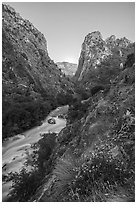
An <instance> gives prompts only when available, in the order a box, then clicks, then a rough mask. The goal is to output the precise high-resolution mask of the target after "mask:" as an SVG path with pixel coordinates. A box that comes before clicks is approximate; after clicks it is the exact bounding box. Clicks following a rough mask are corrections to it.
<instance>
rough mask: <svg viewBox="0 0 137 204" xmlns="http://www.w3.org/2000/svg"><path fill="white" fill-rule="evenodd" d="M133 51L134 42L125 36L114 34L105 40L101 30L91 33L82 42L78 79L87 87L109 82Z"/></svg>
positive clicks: (76, 75) (76, 76)
mask: <svg viewBox="0 0 137 204" xmlns="http://www.w3.org/2000/svg"><path fill="white" fill-rule="evenodd" d="M133 51H134V43H132V42H130V41H129V40H128V39H126V38H125V37H124V38H121V39H116V37H115V36H114V35H112V36H111V37H109V38H107V39H106V40H103V38H102V35H101V33H100V32H99V31H95V32H92V33H89V34H88V35H87V36H86V37H85V39H84V42H83V44H82V49H81V54H80V58H79V63H78V69H77V71H76V74H75V79H76V81H77V82H79V83H82V84H84V85H85V86H86V87H92V86H95V85H97V84H109V83H110V80H112V78H113V77H115V76H116V75H117V74H118V73H119V72H120V71H121V69H122V68H123V64H124V62H125V59H126V57H127V55H128V54H130V53H132V52H133ZM112 76H113V77H112Z"/></svg>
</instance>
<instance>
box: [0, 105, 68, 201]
mask: <svg viewBox="0 0 137 204" xmlns="http://www.w3.org/2000/svg"><path fill="white" fill-rule="evenodd" d="M67 110H68V106H63V107H59V108H57V109H55V110H54V111H52V112H51V113H50V114H49V115H48V116H47V118H46V119H45V120H44V121H43V123H42V125H41V126H38V127H35V128H33V129H31V130H28V131H26V132H24V133H23V134H21V135H16V136H14V137H12V138H10V139H9V140H7V141H5V142H4V143H3V147H2V166H3V170H2V175H3V176H6V175H8V173H10V172H12V173H13V172H19V171H20V170H21V169H22V167H23V165H24V162H25V161H26V159H27V157H28V156H29V154H31V151H32V148H31V145H32V144H34V143H36V142H38V141H39V139H41V134H43V133H48V132H55V133H59V132H60V131H61V130H62V129H63V128H64V127H65V126H66V120H65V119H61V118H58V116H59V115H60V114H66V113H67ZM49 117H54V118H55V120H56V124H49V123H48V119H49ZM11 184H12V182H8V183H7V182H3V185H2V199H3V201H4V200H5V199H6V198H7V195H8V193H9V188H10V187H11Z"/></svg>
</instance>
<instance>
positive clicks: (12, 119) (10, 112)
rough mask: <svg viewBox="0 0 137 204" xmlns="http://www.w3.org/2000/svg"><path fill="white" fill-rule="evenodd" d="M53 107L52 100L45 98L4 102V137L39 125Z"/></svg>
mask: <svg viewBox="0 0 137 204" xmlns="http://www.w3.org/2000/svg"><path fill="white" fill-rule="evenodd" d="M25 100H26V98H25ZM51 109H52V107H51V105H50V102H48V101H43V100H37V101H32V100H30V101H29V100H28V101H20V102H13V103H11V102H9V103H8V102H3V114H2V123H3V139H4V138H6V137H9V136H12V135H15V134H18V133H21V132H23V131H25V130H27V129H29V128H31V127H34V126H36V125H39V124H40V122H41V121H42V120H43V119H44V118H45V117H46V116H47V115H48V113H49V112H50V111H51Z"/></svg>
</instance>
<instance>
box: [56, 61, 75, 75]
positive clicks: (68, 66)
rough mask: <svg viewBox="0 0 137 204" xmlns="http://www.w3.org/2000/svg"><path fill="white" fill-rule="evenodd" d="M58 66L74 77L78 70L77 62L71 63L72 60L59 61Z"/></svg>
mask: <svg viewBox="0 0 137 204" xmlns="http://www.w3.org/2000/svg"><path fill="white" fill-rule="evenodd" d="M56 64H57V65H58V68H59V69H61V71H62V72H63V73H64V74H65V75H66V76H69V77H73V76H74V75H75V72H76V70H77V64H74V63H70V62H57V63H56Z"/></svg>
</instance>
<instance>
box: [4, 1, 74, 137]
mask: <svg viewBox="0 0 137 204" xmlns="http://www.w3.org/2000/svg"><path fill="white" fill-rule="evenodd" d="M2 74H3V75H2V83H3V87H2V88H3V89H2V90H3V128H4V129H3V130H4V131H3V135H5V136H7V135H10V134H11V132H12V134H16V133H17V132H19V131H20V128H19V127H18V123H19V121H22V122H21V123H22V125H21V126H22V127H23V126H24V128H25V119H26V120H28V119H29V118H30V114H31V113H30V107H31V106H33V105H34V103H35V106H37V108H38V106H40V107H41V108H42V109H43V108H44V106H45V108H44V109H45V111H46V104H45V105H44V104H43V105H42V103H43V102H47V111H49V110H51V108H54V107H56V96H57V94H58V93H60V92H61V93H64V94H66V93H67V92H69V91H70V92H72V90H73V85H72V84H71V83H70V82H69V81H68V79H67V78H65V77H64V75H63V74H62V72H61V71H60V70H59V69H58V67H57V65H56V64H55V63H54V62H53V61H52V60H51V59H50V57H49V55H48V50H47V42H46V39H45V38H44V35H43V34H42V33H40V32H39V31H38V30H37V29H36V28H35V27H34V26H33V25H32V24H31V23H30V22H29V21H28V20H24V19H23V18H22V17H21V16H20V15H19V14H18V13H16V11H15V10H14V9H13V8H11V7H10V6H8V5H4V4H3V5H2ZM42 101H43V102H42ZM23 103H25V105H24V104H23ZM27 103H30V104H29V113H28V110H27ZM31 103H32V104H31ZM21 104H22V105H21ZM40 104H41V105H40ZM49 106H50V108H49ZM24 107H26V111H25V110H24V111H23V109H24ZM35 108H36V107H35ZM35 108H34V110H35ZM37 108H36V109H37ZM16 109H17V110H18V112H21V113H20V114H19V115H20V118H17V117H16V116H17V115H15V116H13V112H17V110H16ZM22 112H25V113H22ZM32 112H34V111H32ZM41 112H42V110H41ZM11 114H12V117H13V119H11ZM22 114H23V115H24V118H23V116H21V115H22ZM41 114H42V113H41ZM35 117H36V116H35ZM35 117H34V118H35ZM43 117H44V116H43ZM40 118H41V117H40ZM40 118H39V119H40ZM17 119H18V121H17ZM39 119H38V118H37V119H36V121H37V120H39ZM9 121H10V122H9ZM30 124H31V125H35V122H34V121H30V122H29V124H27V125H28V127H30ZM8 126H9V127H13V129H14V130H15V131H12V130H11V131H10V129H9V130H8ZM24 128H23V129H24ZM7 131H9V132H7Z"/></svg>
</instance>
